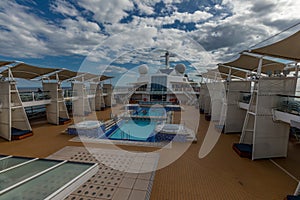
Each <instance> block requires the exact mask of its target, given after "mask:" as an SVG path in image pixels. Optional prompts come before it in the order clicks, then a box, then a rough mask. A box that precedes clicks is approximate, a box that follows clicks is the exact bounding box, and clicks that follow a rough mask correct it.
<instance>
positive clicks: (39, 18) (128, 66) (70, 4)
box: [0, 0, 300, 79]
mask: <svg viewBox="0 0 300 200" xmlns="http://www.w3.org/2000/svg"><path fill="white" fill-rule="evenodd" d="M299 8H300V1H295V0H276V1H274V0H223V1H222V0H201V1H200V0H164V1H161V0H76V1H75V0H69V1H65V0H43V1H38V0H1V1H0V44H1V48H0V60H17V61H22V62H25V63H29V64H33V65H35V66H42V67H59V68H67V69H71V70H76V71H77V70H78V71H86V72H92V73H97V74H106V75H111V76H115V77H121V76H124V74H126V75H127V76H128V77H129V79H130V77H132V78H133V77H135V76H136V73H137V71H138V70H137V68H138V66H139V65H141V64H147V65H148V66H149V69H150V70H154V69H157V68H160V67H164V58H163V57H162V56H163V55H164V54H165V52H166V51H169V52H170V53H171V55H172V57H171V58H170V65H171V66H174V65H176V64H177V63H184V64H185V65H186V66H187V71H186V73H187V74H190V75H191V76H192V74H197V73H201V72H204V71H206V69H208V68H212V67H215V66H216V64H217V63H220V62H227V61H230V60H232V59H233V58H235V57H236V56H237V55H238V53H239V52H241V51H243V50H246V49H249V48H251V47H252V46H253V45H255V44H257V43H259V42H261V41H263V40H265V39H266V38H268V37H270V36H272V35H274V34H276V33H278V32H280V31H281V30H283V29H285V28H287V27H290V26H292V25H294V24H296V23H298V22H300V18H299ZM299 29H300V27H299V26H298V27H295V28H294V29H291V30H289V31H286V32H285V33H283V34H280V35H279V36H278V37H275V38H273V39H272V40H269V41H267V42H265V43H262V44H260V45H266V44H268V43H271V42H274V41H278V40H280V39H282V38H284V37H286V36H288V35H291V34H292V33H294V32H296V31H298V30H299Z"/></svg>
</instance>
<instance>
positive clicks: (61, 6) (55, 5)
mask: <svg viewBox="0 0 300 200" xmlns="http://www.w3.org/2000/svg"><path fill="white" fill-rule="evenodd" d="M50 9H51V10H52V11H53V12H56V13H60V14H62V15H66V16H73V17H74V16H79V15H80V13H79V11H78V10H77V9H76V8H75V6H74V5H72V4H71V3H70V2H68V1H66V0H56V1H53V2H52V3H51V4H50Z"/></svg>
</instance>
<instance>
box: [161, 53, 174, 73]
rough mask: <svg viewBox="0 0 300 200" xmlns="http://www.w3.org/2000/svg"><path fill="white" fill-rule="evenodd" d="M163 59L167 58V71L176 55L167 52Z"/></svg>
mask: <svg viewBox="0 0 300 200" xmlns="http://www.w3.org/2000/svg"><path fill="white" fill-rule="evenodd" d="M161 57H165V65H166V69H169V67H170V57H174V55H170V53H169V51H166V53H165V55H164V56H161Z"/></svg>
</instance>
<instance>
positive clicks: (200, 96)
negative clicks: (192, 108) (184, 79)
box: [199, 83, 206, 113]
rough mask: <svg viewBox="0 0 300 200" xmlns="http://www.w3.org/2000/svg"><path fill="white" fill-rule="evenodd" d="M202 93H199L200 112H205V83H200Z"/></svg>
mask: <svg viewBox="0 0 300 200" xmlns="http://www.w3.org/2000/svg"><path fill="white" fill-rule="evenodd" d="M200 85H201V86H200V93H199V109H200V113H204V97H205V87H206V84H205V83H201V84H200Z"/></svg>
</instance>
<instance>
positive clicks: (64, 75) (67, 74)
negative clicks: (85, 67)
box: [48, 69, 79, 81]
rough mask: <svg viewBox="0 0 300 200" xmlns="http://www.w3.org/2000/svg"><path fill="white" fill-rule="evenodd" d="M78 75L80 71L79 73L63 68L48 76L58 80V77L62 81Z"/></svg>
mask: <svg viewBox="0 0 300 200" xmlns="http://www.w3.org/2000/svg"><path fill="white" fill-rule="evenodd" d="M78 75H79V73H77V72H74V71H71V70H67V69H63V70H60V71H58V72H57V73H54V74H52V75H50V76H48V78H49V79H52V80H56V78H57V77H58V79H59V80H60V81H64V80H67V79H71V78H73V77H75V76H78Z"/></svg>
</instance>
